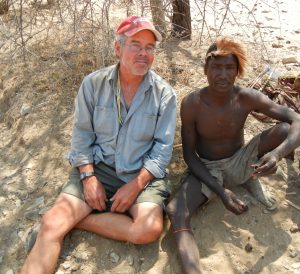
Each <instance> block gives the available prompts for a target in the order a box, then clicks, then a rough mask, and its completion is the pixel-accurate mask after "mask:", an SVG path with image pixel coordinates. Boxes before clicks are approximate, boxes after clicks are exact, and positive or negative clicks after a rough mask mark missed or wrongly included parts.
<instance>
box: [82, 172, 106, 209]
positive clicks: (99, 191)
mask: <svg viewBox="0 0 300 274" xmlns="http://www.w3.org/2000/svg"><path fill="white" fill-rule="evenodd" d="M82 183H83V193H84V198H85V201H86V203H87V204H88V205H89V206H90V207H91V208H93V209H98V210H99V211H104V210H105V209H106V204H105V202H106V201H107V198H106V194H105V190H104V187H103V186H102V184H101V183H100V182H99V181H98V180H97V178H96V176H90V177H87V178H85V179H84V180H83V182H82Z"/></svg>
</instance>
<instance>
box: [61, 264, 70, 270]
mask: <svg viewBox="0 0 300 274" xmlns="http://www.w3.org/2000/svg"><path fill="white" fill-rule="evenodd" d="M62 267H63V268H64V269H65V270H66V269H69V268H70V267H71V263H70V262H64V263H63V264H62Z"/></svg>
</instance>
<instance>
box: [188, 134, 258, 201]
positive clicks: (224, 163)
mask: <svg viewBox="0 0 300 274" xmlns="http://www.w3.org/2000/svg"><path fill="white" fill-rule="evenodd" d="M259 142H260V134H259V135H257V136H255V137H253V139H252V140H250V142H249V143H247V144H246V145H245V146H243V147H242V148H240V149H239V150H238V151H237V152H236V153H235V154H233V155H232V156H231V157H229V158H226V159H221V160H215V161H209V160H207V159H203V158H201V161H202V162H203V163H204V165H205V166H206V168H207V169H208V170H209V172H210V174H211V175H212V176H213V177H215V178H216V179H217V181H218V183H219V184H221V185H224V186H225V187H226V188H230V187H232V186H236V185H241V184H243V183H245V182H246V181H247V180H249V179H250V178H251V175H252V173H253V168H251V165H252V164H255V163H256V162H257V160H258V158H257V155H258V145H259ZM191 180H196V181H199V179H198V178H196V177H195V176H194V175H193V174H192V173H191V171H190V170H187V173H186V175H185V176H184V178H183V181H191ZM202 193H203V194H204V195H205V196H206V197H207V198H208V199H211V198H212V197H213V196H214V192H213V191H211V190H210V189H209V188H208V187H207V186H206V185H205V184H204V183H203V182H202Z"/></svg>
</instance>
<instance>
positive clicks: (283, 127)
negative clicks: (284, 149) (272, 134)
mask: <svg viewBox="0 0 300 274" xmlns="http://www.w3.org/2000/svg"><path fill="white" fill-rule="evenodd" d="M277 130H278V136H279V137H280V138H281V139H282V140H284V139H285V138H286V137H287V135H288V132H289V130H290V124H288V123H284V122H282V123H280V124H278V125H277Z"/></svg>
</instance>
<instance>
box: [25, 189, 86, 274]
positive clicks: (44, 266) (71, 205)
mask: <svg viewBox="0 0 300 274" xmlns="http://www.w3.org/2000/svg"><path fill="white" fill-rule="evenodd" d="M90 212H91V208H90V207H89V206H88V205H87V204H86V203H84V202H83V201H81V200H80V199H78V198H76V197H74V196H72V195H69V194H65V193H62V194H60V196H59V197H58V198H57V200H56V202H55V204H54V206H53V207H52V208H51V209H50V210H49V211H48V212H47V213H46V214H45V215H44V217H43V219H42V223H41V228H40V231H39V233H38V235H37V239H36V242H35V245H34V246H33V248H32V250H31V252H30V254H29V255H28V257H27V259H26V261H25V264H24V265H23V267H22V269H21V273H22V274H46V273H54V270H55V267H56V263H57V260H58V256H59V253H60V251H61V246H62V242H63V239H64V237H65V235H66V234H67V233H68V232H69V231H70V230H71V229H72V228H73V227H74V226H75V224H76V223H77V222H78V221H79V220H81V219H82V218H84V217H85V216H86V215H88V214H89V213H90Z"/></svg>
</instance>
